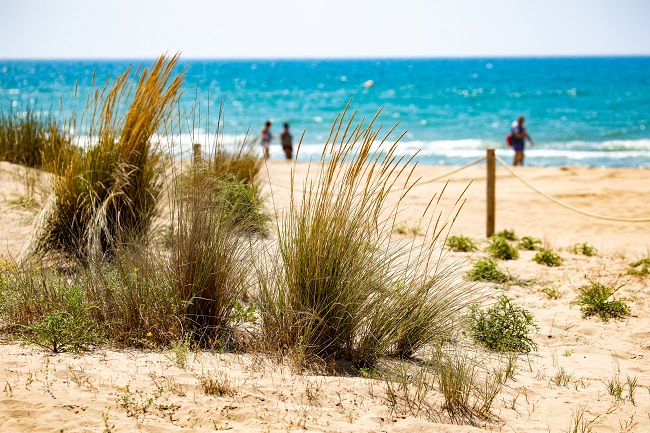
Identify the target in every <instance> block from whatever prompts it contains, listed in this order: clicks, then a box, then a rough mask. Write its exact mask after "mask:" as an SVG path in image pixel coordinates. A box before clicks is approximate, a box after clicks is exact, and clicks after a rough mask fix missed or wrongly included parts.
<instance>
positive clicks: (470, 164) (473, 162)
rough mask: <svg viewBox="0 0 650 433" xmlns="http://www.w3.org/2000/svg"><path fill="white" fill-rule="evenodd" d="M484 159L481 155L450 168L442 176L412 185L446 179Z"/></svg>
mask: <svg viewBox="0 0 650 433" xmlns="http://www.w3.org/2000/svg"><path fill="white" fill-rule="evenodd" d="M485 159H487V157H486V156H482V157H480V158H479V159H475V160H474V161H472V162H470V163H469V164H465V165H463V166H462V167H458V168H457V169H455V170H452V171H450V172H449V173H445V174H443V175H442V176H438V177H434V178H433V179H429V180H426V181H424V182H418V183H416V184H415V185H413V187H416V186H422V185H427V184H429V183H433V182H436V181H438V180H440V179H445V178H447V179H448V178H449V177H450V176H452V175H454V174H456V173H458V172H459V171H463V170H465V169H466V168H468V167H471V166H473V165H474V164H478V163H479V162H482V161H484V160H485Z"/></svg>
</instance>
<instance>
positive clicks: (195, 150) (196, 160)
mask: <svg viewBox="0 0 650 433" xmlns="http://www.w3.org/2000/svg"><path fill="white" fill-rule="evenodd" d="M192 164H193V165H194V169H195V170H197V169H198V168H199V166H200V165H201V145H200V144H198V143H194V144H193V145H192Z"/></svg>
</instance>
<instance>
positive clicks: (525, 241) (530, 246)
mask: <svg viewBox="0 0 650 433" xmlns="http://www.w3.org/2000/svg"><path fill="white" fill-rule="evenodd" d="M541 244H542V241H541V240H539V239H537V238H534V237H532V236H524V237H522V238H521V239H520V240H519V243H518V244H517V248H519V249H520V250H526V251H534V250H536V249H538V248H539V246H540V245H541Z"/></svg>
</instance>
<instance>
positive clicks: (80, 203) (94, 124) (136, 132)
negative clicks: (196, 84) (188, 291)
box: [32, 56, 184, 263]
mask: <svg viewBox="0 0 650 433" xmlns="http://www.w3.org/2000/svg"><path fill="white" fill-rule="evenodd" d="M177 62H178V56H174V57H171V58H168V57H166V56H161V57H160V58H159V59H158V60H156V61H155V62H154V64H153V65H152V67H151V68H145V69H139V70H138V71H136V73H135V74H134V75H133V76H131V68H128V69H127V71H126V72H124V73H123V74H121V75H119V76H118V77H117V78H116V79H115V80H114V81H113V82H107V84H106V86H105V87H104V88H103V89H102V90H101V91H100V90H97V92H96V93H95V97H94V99H91V101H90V103H89V106H88V107H87V114H85V115H84V118H85V119H87V124H86V125H84V126H83V127H84V128H86V130H87V131H86V133H87V135H86V136H87V137H92V138H93V139H94V140H96V142H93V143H89V145H88V146H87V148H86V149H85V150H83V151H77V152H70V151H69V149H66V148H64V149H63V150H62V151H61V152H58V153H56V154H55V155H54V156H53V158H52V159H51V160H47V161H45V165H46V167H47V168H48V169H50V170H51V171H52V172H53V173H54V177H53V185H52V186H53V190H54V198H53V200H52V201H51V202H50V205H49V206H46V207H45V208H44V210H43V214H42V215H41V220H42V224H41V226H40V228H39V230H38V232H37V235H36V236H35V238H34V241H33V244H32V252H34V253H37V254H38V253H40V254H44V253H46V252H49V251H60V252H63V253H66V254H68V255H70V256H72V257H75V258H76V259H77V260H80V261H82V262H84V263H89V262H92V261H95V262H96V261H100V260H104V259H112V255H113V253H114V249H115V248H116V246H118V245H120V244H130V243H138V242H142V241H143V240H144V239H145V238H146V237H147V235H148V234H149V230H150V228H151V224H152V220H153V218H154V217H155V215H156V211H157V203H158V200H157V199H158V197H159V196H160V193H161V191H162V187H163V182H162V181H163V170H162V164H161V162H162V153H161V150H160V148H159V147H158V146H157V145H156V143H155V142H154V140H153V134H154V133H155V132H157V131H158V130H159V129H160V128H161V127H162V125H163V123H164V122H165V121H167V120H168V119H169V118H170V114H171V110H172V108H173V105H174V104H175V102H176V101H177V100H178V98H179V96H180V86H181V83H182V82H183V77H184V75H183V74H182V73H181V74H179V75H177V76H175V77H172V75H173V73H174V68H175V66H176V64H177ZM127 101H128V109H127V110H126V111H122V108H123V106H124V105H126V104H127ZM54 136H55V135H54V134H50V143H51V144H53V142H52V140H53V137H54Z"/></svg>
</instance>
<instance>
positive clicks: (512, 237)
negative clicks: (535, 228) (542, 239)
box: [491, 229, 517, 241]
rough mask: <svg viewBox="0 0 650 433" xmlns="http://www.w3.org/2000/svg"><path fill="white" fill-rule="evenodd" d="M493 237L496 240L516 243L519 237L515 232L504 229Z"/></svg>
mask: <svg viewBox="0 0 650 433" xmlns="http://www.w3.org/2000/svg"><path fill="white" fill-rule="evenodd" d="M491 237H493V238H494V237H496V238H503V239H505V240H508V241H516V240H517V235H516V234H515V231H514V230H509V229H504V230H501V231H500V232H498V233H495V234H493V235H492V236H491Z"/></svg>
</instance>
